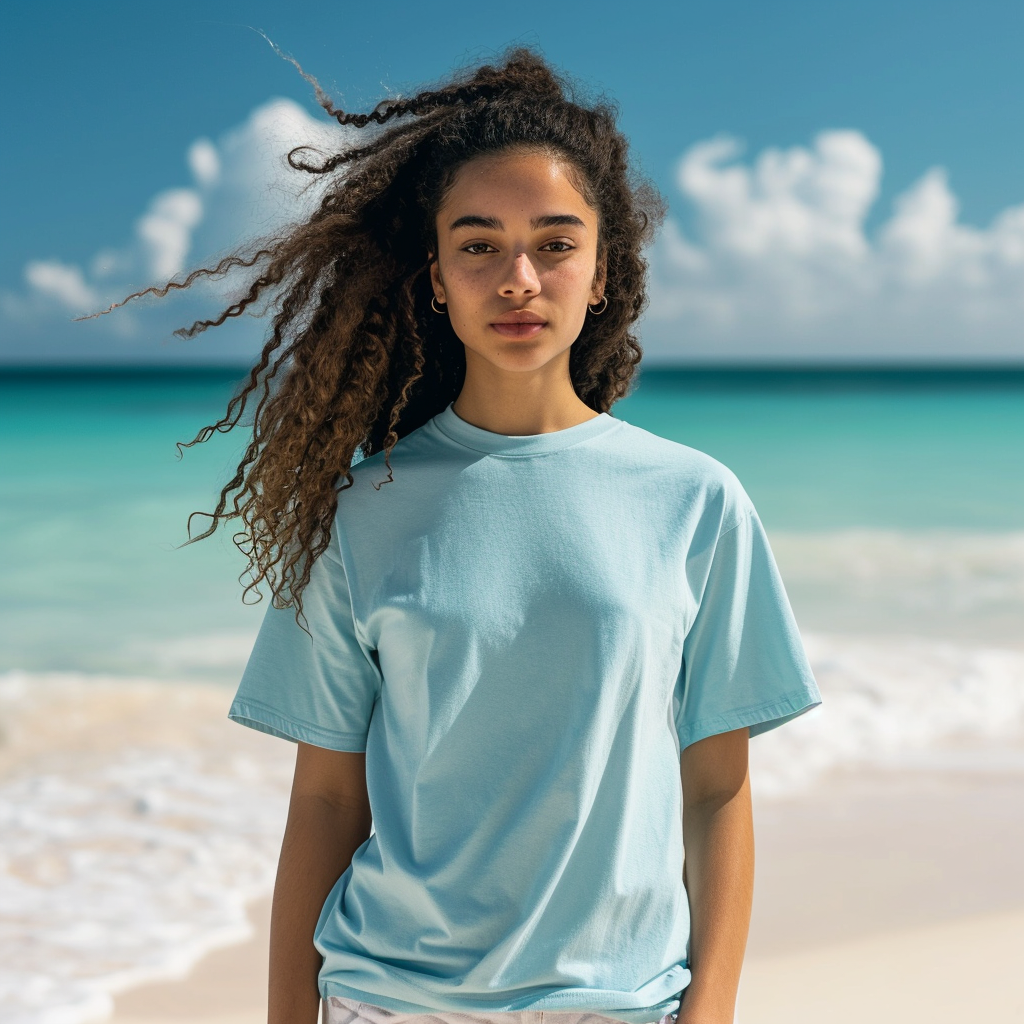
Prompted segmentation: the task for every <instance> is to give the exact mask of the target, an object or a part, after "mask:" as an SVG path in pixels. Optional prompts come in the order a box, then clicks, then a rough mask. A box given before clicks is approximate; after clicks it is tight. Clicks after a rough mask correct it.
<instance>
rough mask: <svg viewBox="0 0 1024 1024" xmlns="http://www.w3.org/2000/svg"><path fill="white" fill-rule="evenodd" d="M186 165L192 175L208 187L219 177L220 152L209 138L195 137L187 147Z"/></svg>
mask: <svg viewBox="0 0 1024 1024" xmlns="http://www.w3.org/2000/svg"><path fill="white" fill-rule="evenodd" d="M188 166H189V169H190V170H191V171H192V177H193V178H195V179H196V181H197V182H198V183H199V184H200V185H202V186H204V187H206V188H209V187H210V186H211V185H216V184H217V179H218V178H219V177H220V154H219V153H218V152H217V147H216V146H215V145H214V144H213V143H212V142H211V141H210V140H209V139H196V141H195V142H193V143H192V145H191V146H189V148H188Z"/></svg>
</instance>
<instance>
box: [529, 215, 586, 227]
mask: <svg viewBox="0 0 1024 1024" xmlns="http://www.w3.org/2000/svg"><path fill="white" fill-rule="evenodd" d="M586 226H587V225H586V224H584V223H583V221H582V220H580V218H579V217H577V216H576V215H575V214H573V213H554V214H550V215H548V216H547V217H535V218H534V219H533V220H531V221H530V227H532V228H534V230H536V229H538V228H584V229H585V228H586Z"/></svg>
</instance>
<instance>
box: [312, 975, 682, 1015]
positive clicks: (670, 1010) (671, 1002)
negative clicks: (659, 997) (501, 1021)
mask: <svg viewBox="0 0 1024 1024" xmlns="http://www.w3.org/2000/svg"><path fill="white" fill-rule="evenodd" d="M683 973H684V975H685V979H684V983H683V986H682V987H683V988H685V986H686V985H688V984H689V981H690V972H689V971H688V970H686V969H684V970H683ZM679 994H680V993H679V991H676V992H674V994H673V995H672V996H671V997H670V998H668V999H666V1000H664V1001H663V1002H661V1003H656V1004H655V1005H654V1006H641V1007H637V1008H636V1009H625V1010H623V1009H615V1010H611V1009H608V1008H606V1007H605V1006H604V1005H599V1004H595V1005H593V1006H584V1005H582V1004H581V1002H580V1000H578V999H573V1000H571V1002H570V1001H566V1002H562V1001H560V1000H559V999H558V997H557V995H556V996H555V998H552V997H551V995H550V994H548V995H546V996H543V997H541V998H540V999H535V1000H533V1001H532V1002H531V1001H530V1000H529V999H518V1000H512V1001H511V1002H496V1003H494V1004H493V1005H489V1006H483V1005H482V1004H477V1005H473V1006H469V1005H463V1004H461V1003H460V1004H459V1005H451V1006H440V1005H435V1004H431V1006H429V1007H425V1006H421V1005H414V1004H413V1003H408V1002H406V1001H405V1000H402V999H395V998H394V997H393V996H385V995H379V994H377V993H373V992H363V991H362V990H361V989H357V988H352V987H351V986H350V985H344V984H342V983H340V982H338V981H334V980H330V979H329V980H326V981H321V983H320V997H321V998H322V999H330V998H331V997H332V996H336V997H338V998H340V999H348V1000H350V1001H352V1002H356V1003H367V1004H369V1005H371V1006H379V1007H380V1008H381V1009H384V1010H390V1011H392V1012H393V1013H417V1014H422V1013H439V1014H444V1013H464V1014H472V1013H480V1014H490V1013H519V1012H522V1011H530V1012H533V1011H537V1010H543V1011H544V1012H545V1013H594V1014H599V1015H600V1016H602V1017H610V1018H612V1019H613V1020H620V1021H623V1022H624V1024H658V1022H659V1021H661V1020H662V1018H664V1017H665V1015H666V1014H675V1013H676V1012H677V1011H678V1010H679V1006H680V1002H679Z"/></svg>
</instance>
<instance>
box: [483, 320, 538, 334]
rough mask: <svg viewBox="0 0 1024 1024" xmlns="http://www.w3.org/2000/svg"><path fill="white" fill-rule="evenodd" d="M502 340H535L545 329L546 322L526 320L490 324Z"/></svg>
mask: <svg viewBox="0 0 1024 1024" xmlns="http://www.w3.org/2000/svg"><path fill="white" fill-rule="evenodd" d="M491 327H493V328H494V330H496V331H497V332H498V333H499V334H500V335H501V336H502V337H503V338H535V337H536V336H537V335H538V334H540V332H541V331H542V330H544V328H545V327H547V323H546V321H543V320H541V321H536V320H526V321H519V322H512V323H494V324H491Z"/></svg>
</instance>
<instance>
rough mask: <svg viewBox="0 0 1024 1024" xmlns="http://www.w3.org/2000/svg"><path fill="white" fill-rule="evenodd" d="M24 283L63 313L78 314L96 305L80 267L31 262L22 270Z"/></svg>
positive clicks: (94, 296) (48, 261)
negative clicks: (56, 304) (56, 303)
mask: <svg viewBox="0 0 1024 1024" xmlns="http://www.w3.org/2000/svg"><path fill="white" fill-rule="evenodd" d="M25 280H26V281H27V282H28V284H29V286H30V287H31V288H33V289H35V291H36V292H37V293H38V294H39V295H40V296H42V297H45V298H48V299H54V300H56V301H57V302H58V303H59V304H60V305H61V306H62V307H63V311H65V312H67V311H69V312H72V313H81V312H83V311H84V310H87V309H89V308H90V307H91V306H95V305H96V303H97V301H98V296H97V294H96V292H95V291H94V290H93V289H92V288H90V287H89V285H88V284H86V282H85V275H84V274H83V273H82V269H81V267H76V266H73V265H69V264H67V263H61V262H59V261H58V260H33V261H32V262H31V263H29V264H28V265H27V266H26V267H25Z"/></svg>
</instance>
